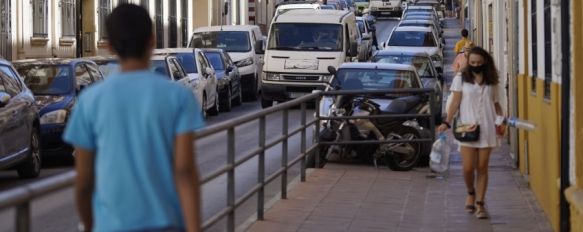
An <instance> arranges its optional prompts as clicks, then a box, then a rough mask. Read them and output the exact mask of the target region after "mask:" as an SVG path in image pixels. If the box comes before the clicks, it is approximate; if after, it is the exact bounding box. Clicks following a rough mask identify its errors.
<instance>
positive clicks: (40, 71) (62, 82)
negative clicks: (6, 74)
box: [16, 64, 72, 95]
mask: <svg viewBox="0 0 583 232" xmlns="http://www.w3.org/2000/svg"><path fill="white" fill-rule="evenodd" d="M16 69H17V70H18V73H20V76H21V77H23V78H24V83H25V84H26V86H28V88H29V89H30V90H31V91H32V93H34V94H35V95H63V94H67V93H70V92H71V86H72V83H71V81H72V78H71V75H70V73H71V68H70V67H69V66H67V65H35V64H25V65H20V66H17V67H16Z"/></svg>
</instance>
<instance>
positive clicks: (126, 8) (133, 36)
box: [105, 4, 153, 59]
mask: <svg viewBox="0 0 583 232" xmlns="http://www.w3.org/2000/svg"><path fill="white" fill-rule="evenodd" d="M105 28H106V31H107V40H108V41H109V44H110V45H111V46H112V47H113V50H115V52H116V53H117V55H118V56H119V57H120V58H121V59H126V58H138V59H139V58H144V56H145V55H146V53H147V52H148V49H149V48H148V44H149V43H150V42H152V41H151V40H152V35H153V29H152V28H153V26H152V19H150V14H149V13H148V11H146V9H144V8H143V7H141V6H138V5H134V4H121V5H119V6H118V7H116V8H115V9H113V11H112V12H111V14H110V15H109V16H108V17H107V20H106V22H105Z"/></svg>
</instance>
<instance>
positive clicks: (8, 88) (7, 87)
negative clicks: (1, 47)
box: [0, 73, 20, 97]
mask: <svg viewBox="0 0 583 232" xmlns="http://www.w3.org/2000/svg"><path fill="white" fill-rule="evenodd" d="M0 78H1V79H2V82H3V84H4V91H5V92H6V93H7V94H9V95H10V96H12V97H14V96H16V95H18V94H19V93H20V86H19V85H18V82H17V81H16V80H14V79H12V78H10V77H9V76H8V75H4V73H0Z"/></svg>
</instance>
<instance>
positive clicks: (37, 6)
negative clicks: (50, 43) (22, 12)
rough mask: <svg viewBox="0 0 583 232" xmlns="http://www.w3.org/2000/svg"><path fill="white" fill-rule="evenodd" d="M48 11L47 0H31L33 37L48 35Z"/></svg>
mask: <svg viewBox="0 0 583 232" xmlns="http://www.w3.org/2000/svg"><path fill="white" fill-rule="evenodd" d="M48 11H49V4H48V1H47V0H33V1H32V18H33V20H32V35H33V36H34V37H43V38H46V37H48V22H47V21H48V18H47V17H48Z"/></svg>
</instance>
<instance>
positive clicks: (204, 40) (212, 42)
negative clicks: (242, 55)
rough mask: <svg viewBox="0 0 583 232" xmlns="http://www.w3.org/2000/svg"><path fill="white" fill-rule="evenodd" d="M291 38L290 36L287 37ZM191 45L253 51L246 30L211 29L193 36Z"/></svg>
mask: <svg viewBox="0 0 583 232" xmlns="http://www.w3.org/2000/svg"><path fill="white" fill-rule="evenodd" d="M287 39H288V40H290V38H287ZM190 47H193V48H221V49H225V50H226V51H227V52H248V51H251V42H250V41H249V33H248V32H246V31H211V32H200V33H196V34H194V36H192V41H191V42H190Z"/></svg>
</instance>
